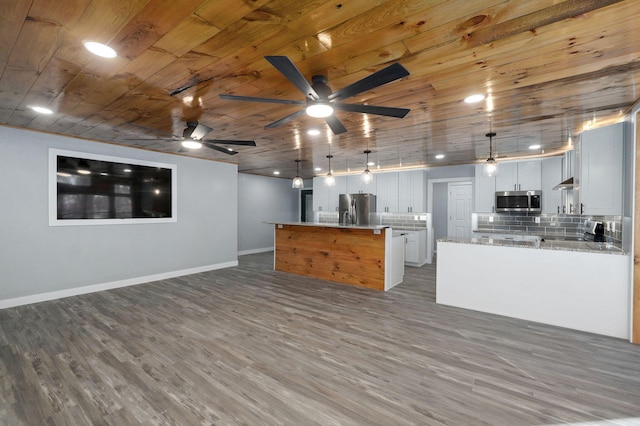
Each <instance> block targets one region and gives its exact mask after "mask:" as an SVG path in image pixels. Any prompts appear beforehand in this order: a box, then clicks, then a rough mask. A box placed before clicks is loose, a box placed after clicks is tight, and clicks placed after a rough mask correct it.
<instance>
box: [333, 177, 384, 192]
mask: <svg viewBox="0 0 640 426" xmlns="http://www.w3.org/2000/svg"><path fill="white" fill-rule="evenodd" d="M361 177H362V175H361V174H357V175H348V176H346V178H347V189H346V192H341V194H344V193H346V194H375V193H376V178H377V177H378V176H377V175H374V177H373V182H371V183H369V184H364V183H362V178H361Z"/></svg>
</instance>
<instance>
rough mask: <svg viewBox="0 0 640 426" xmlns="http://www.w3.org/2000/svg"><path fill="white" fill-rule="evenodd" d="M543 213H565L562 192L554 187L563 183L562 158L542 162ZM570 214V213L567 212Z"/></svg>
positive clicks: (547, 159) (546, 159)
mask: <svg viewBox="0 0 640 426" xmlns="http://www.w3.org/2000/svg"><path fill="white" fill-rule="evenodd" d="M541 166H542V213H551V214H553V213H563V211H562V191H556V190H554V189H553V187H554V186H556V185H557V184H559V183H560V182H562V157H551V158H545V159H543V160H542V164H541ZM567 213H569V212H567Z"/></svg>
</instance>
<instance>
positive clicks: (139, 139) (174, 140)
mask: <svg viewBox="0 0 640 426" xmlns="http://www.w3.org/2000/svg"><path fill="white" fill-rule="evenodd" d="M124 140H125V141H171V142H179V141H181V140H182V139H181V138H125V139H124Z"/></svg>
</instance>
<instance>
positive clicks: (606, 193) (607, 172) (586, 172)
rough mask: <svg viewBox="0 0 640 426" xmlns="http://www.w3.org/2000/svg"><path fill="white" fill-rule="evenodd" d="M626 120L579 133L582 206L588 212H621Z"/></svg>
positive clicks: (582, 210)
mask: <svg viewBox="0 0 640 426" xmlns="http://www.w3.org/2000/svg"><path fill="white" fill-rule="evenodd" d="M623 125H624V124H623V123H618V124H613V125H611V126H606V127H600V128H598V129H594V130H588V131H585V132H583V133H582V135H581V136H580V182H579V185H580V206H581V208H582V209H581V210H580V208H578V213H582V214H588V215H614V216H617V215H620V214H622V169H623V158H622V153H623V149H622V148H623V147H622V145H623V137H624V128H623Z"/></svg>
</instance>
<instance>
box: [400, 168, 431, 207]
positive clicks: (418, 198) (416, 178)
mask: <svg viewBox="0 0 640 426" xmlns="http://www.w3.org/2000/svg"><path fill="white" fill-rule="evenodd" d="M425 180H426V173H425V171H424V170H412V171H408V172H399V174H398V212H401V213H406V212H410V213H418V212H426V211H427V206H426V203H425V199H426V197H425V192H426V184H425Z"/></svg>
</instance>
